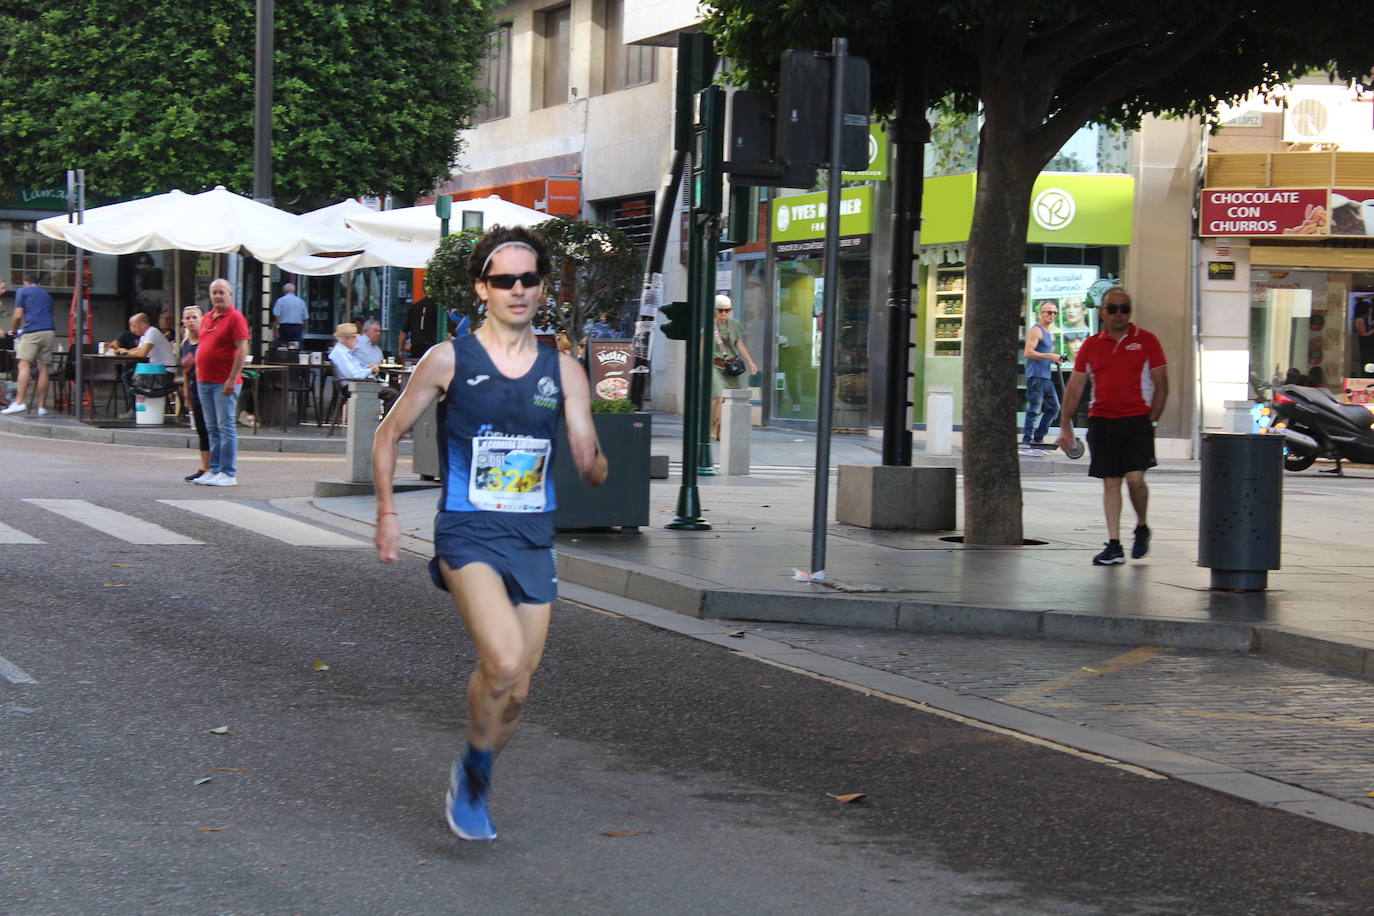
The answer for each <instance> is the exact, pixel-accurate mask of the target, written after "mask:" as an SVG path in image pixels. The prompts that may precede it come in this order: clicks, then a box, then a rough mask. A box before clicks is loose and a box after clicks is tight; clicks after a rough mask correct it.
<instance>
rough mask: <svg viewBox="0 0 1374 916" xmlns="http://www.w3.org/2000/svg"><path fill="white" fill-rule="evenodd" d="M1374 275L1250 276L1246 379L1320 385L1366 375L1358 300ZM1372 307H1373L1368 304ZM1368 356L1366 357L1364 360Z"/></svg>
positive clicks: (1370, 349)
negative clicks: (1248, 368)
mask: <svg viewBox="0 0 1374 916" xmlns="http://www.w3.org/2000/svg"><path fill="white" fill-rule="evenodd" d="M1372 281H1374V275H1371V274H1351V273H1345V272H1336V271H1333V272H1326V271H1313V270H1274V269H1269V270H1254V271H1251V272H1250V376H1251V381H1252V382H1253V383H1254V384H1271V385H1280V384H1285V383H1295V384H1323V385H1328V386H1330V387H1331V389H1332V390H1333V391H1335V390H1337V388H1338V386H1339V385H1340V383H1341V380H1342V379H1343V378H1359V377H1365V376H1368V375H1370V374H1371V373H1369V372H1367V371H1366V370H1365V369H1364V368H1363V367H1364V364H1365V363H1366V362H1374V346H1371V345H1370V344H1363V345H1362V344H1361V340H1363V339H1364V338H1362V337H1361V336H1360V335H1359V334H1358V333H1356V331H1357V329H1358V324H1357V322H1358V319H1359V317H1360V309H1361V306H1360V302H1361V300H1362V299H1364V298H1369V297H1374V292H1363V291H1365V290H1374V282H1372ZM1371 307H1372V308H1374V303H1371ZM1366 357H1367V358H1366Z"/></svg>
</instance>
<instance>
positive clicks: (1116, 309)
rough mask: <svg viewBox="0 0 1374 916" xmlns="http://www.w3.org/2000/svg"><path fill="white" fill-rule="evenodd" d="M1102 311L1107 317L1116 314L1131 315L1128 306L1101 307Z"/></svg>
mask: <svg viewBox="0 0 1374 916" xmlns="http://www.w3.org/2000/svg"><path fill="white" fill-rule="evenodd" d="M1102 310H1103V311H1104V312H1106V313H1107V314H1108V315H1116V314H1118V313H1120V314H1122V315H1129V314H1131V307H1130V306H1129V305H1104V306H1102Z"/></svg>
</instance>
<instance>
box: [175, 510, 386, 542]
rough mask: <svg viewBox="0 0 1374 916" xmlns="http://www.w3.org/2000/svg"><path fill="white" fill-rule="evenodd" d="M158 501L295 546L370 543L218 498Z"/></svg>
mask: <svg viewBox="0 0 1374 916" xmlns="http://www.w3.org/2000/svg"><path fill="white" fill-rule="evenodd" d="M158 502H161V503H165V504H166V505H169V506H173V507H175V508H177V509H183V510H185V511H187V512H194V513H196V514H197V515H203V516H205V517H206V518H211V519H214V520H215V521H217V522H224V523H225V524H228V525H234V526H235V527H238V528H242V529H244V530H245V531H251V532H253V533H255V534H261V535H265V536H266V537H270V538H275V539H276V540H278V541H282V542H284V543H287V544H291V545H292V546H295V547H368V546H371V545H369V544H368V543H367V542H366V541H360V540H358V539H357V538H351V537H348V536H347V535H343V534H338V533H337V532H334V531H329V530H327V529H324V528H318V527H316V526H315V525H310V524H307V523H305V522H301V521H297V520H296V519H293V518H288V517H286V516H284V515H278V514H277V513H275V512H268V511H267V510H265V509H256V508H254V507H252V506H245V505H243V504H242V503H235V502H228V501H226V500H219V499H162V500H158Z"/></svg>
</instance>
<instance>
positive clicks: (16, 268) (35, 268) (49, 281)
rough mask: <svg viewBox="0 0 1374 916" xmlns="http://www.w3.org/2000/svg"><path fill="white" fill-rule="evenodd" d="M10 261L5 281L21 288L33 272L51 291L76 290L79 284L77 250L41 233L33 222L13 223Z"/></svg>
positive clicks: (42, 284)
mask: <svg viewBox="0 0 1374 916" xmlns="http://www.w3.org/2000/svg"><path fill="white" fill-rule="evenodd" d="M8 228H9V264H8V265H7V266H8V270H7V271H6V273H5V275H4V276H5V282H6V283H7V284H8V285H9V287H10V289H18V288H19V285H20V283H21V281H22V280H23V279H24V277H25V276H27V275H29V274H36V275H37V276H38V280H39V285H41V286H43V287H46V288H47V289H49V290H54V289H72V288H73V286H75V284H76V249H75V248H73V247H72V246H70V245H68V244H67V243H66V242H62V241H58V240H57V239H54V238H49V237H48V236H46V235H43V234H41V233H39V231H38V230H37V229H35V228H34V225H33V223H9V224H8Z"/></svg>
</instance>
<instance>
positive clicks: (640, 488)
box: [553, 400, 653, 531]
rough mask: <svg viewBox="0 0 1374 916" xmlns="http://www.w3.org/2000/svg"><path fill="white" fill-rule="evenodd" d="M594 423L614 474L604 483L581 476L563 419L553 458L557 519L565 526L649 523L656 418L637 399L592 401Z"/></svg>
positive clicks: (557, 523)
mask: <svg viewBox="0 0 1374 916" xmlns="http://www.w3.org/2000/svg"><path fill="white" fill-rule="evenodd" d="M592 423H593V424H595V425H596V438H597V441H599V442H600V443H601V450H602V451H603V452H604V453H605V454H606V461H607V462H608V463H609V464H610V466H611V474H610V476H609V477H607V478H606V482H605V483H604V484H602V485H601V486H600V487H596V488H593V487H589V486H587V485H586V484H585V483H583V482H582V478H581V477H579V476H577V467H576V465H575V464H574V463H573V460H572V453H571V452H570V451H569V449H568V436H567V433H566V431H565V430H564V429H563V427H562V426H561V425H560V426H559V429H558V452H557V454H556V455H555V457H554V462H553V485H554V493H555V494H556V495H557V498H558V508H557V509H556V510H555V511H554V514H553V522H554V525H555V526H556V527H557V528H559V529H570V528H620V529H621V530H622V531H626V530H629V531H632V530H635V529H638V528H640V527H642V526H644V525H647V524H649V445H650V443H651V440H652V439H653V423H652V418H651V417H650V415H649V414H647V413H641V412H639V411H638V410H637V409H636V408H635V405H634V402H632V401H628V400H622V401H592Z"/></svg>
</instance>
